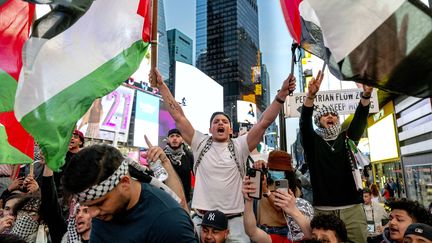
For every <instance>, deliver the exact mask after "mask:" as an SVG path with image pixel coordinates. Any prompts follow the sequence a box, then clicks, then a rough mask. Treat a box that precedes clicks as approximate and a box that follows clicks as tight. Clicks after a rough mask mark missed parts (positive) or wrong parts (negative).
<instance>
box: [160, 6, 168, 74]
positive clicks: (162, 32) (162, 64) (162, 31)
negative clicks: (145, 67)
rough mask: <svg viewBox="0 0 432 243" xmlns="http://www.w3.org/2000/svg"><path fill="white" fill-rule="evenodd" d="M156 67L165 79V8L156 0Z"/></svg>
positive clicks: (166, 54) (166, 57)
mask: <svg viewBox="0 0 432 243" xmlns="http://www.w3.org/2000/svg"><path fill="white" fill-rule="evenodd" d="M158 7H159V9H158V10H159V11H158V35H159V36H158V69H159V71H160V73H161V74H162V77H164V78H165V79H168V78H169V56H168V40H167V35H166V24H165V8H164V4H163V0H158Z"/></svg>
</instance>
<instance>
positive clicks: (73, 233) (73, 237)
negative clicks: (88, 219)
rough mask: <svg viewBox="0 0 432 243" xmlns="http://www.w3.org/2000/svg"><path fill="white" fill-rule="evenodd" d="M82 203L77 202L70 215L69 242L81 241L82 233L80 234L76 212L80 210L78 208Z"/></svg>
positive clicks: (68, 226) (79, 242)
mask: <svg viewBox="0 0 432 243" xmlns="http://www.w3.org/2000/svg"><path fill="white" fill-rule="evenodd" d="M80 206H81V205H80V204H79V203H76V204H75V206H74V208H73V210H72V214H71V215H70V216H69V219H68V225H67V243H81V242H82V241H81V235H80V234H78V231H77V228H76V224H75V223H76V214H77V211H78V208H79V207H80Z"/></svg>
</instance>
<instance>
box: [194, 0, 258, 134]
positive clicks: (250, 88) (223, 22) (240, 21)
mask: <svg viewBox="0 0 432 243" xmlns="http://www.w3.org/2000/svg"><path fill="white" fill-rule="evenodd" d="M196 27H197V31H196V60H197V61H196V66H197V67H198V68H199V69H201V70H202V71H203V72H204V73H206V74H207V75H208V76H210V77H211V78H213V79H214V80H216V81H217V82H218V83H219V84H221V85H222V86H223V87H224V110H225V112H227V113H228V114H231V107H232V106H233V104H236V101H237V100H244V99H246V98H245V96H247V97H249V98H247V99H246V100H248V101H252V102H254V103H259V102H257V101H256V100H254V99H255V97H258V98H259V99H261V96H255V95H254V92H255V85H254V84H253V83H252V81H251V78H252V74H251V73H252V72H251V68H252V67H253V66H257V62H258V60H257V53H258V51H259V31H258V7H257V1H256V0H197V19H196ZM248 95H249V96H248ZM233 115H234V116H233V120H237V119H236V115H235V114H233ZM236 125H237V124H235V126H234V128H235V130H238V127H237V126H236Z"/></svg>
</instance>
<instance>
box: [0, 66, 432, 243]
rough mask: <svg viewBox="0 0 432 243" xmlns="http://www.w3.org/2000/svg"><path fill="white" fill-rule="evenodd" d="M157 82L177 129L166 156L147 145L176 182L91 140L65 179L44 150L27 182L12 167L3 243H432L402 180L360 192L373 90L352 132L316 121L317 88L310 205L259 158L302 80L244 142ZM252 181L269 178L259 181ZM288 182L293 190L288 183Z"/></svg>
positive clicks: (288, 83)
mask: <svg viewBox="0 0 432 243" xmlns="http://www.w3.org/2000/svg"><path fill="white" fill-rule="evenodd" d="M152 74H153V75H150V81H151V82H152V83H153V85H154V86H156V87H157V88H158V89H159V90H160V93H161V95H162V97H163V100H164V103H165V105H166V107H167V109H168V111H169V113H170V114H171V116H172V117H173V118H174V120H175V122H176V128H174V129H171V130H170V131H169V132H168V134H167V146H166V147H165V148H161V147H158V146H152V145H151V144H150V143H149V142H148V141H147V143H148V147H149V149H148V151H147V154H146V156H147V161H149V163H151V162H153V161H160V163H161V165H162V166H163V168H164V169H165V170H166V172H167V174H168V177H167V178H166V179H165V180H158V178H157V176H155V171H152V170H151V169H149V168H148V167H147V166H145V165H143V164H141V163H139V162H136V161H134V160H132V159H130V158H127V157H124V156H123V155H122V154H121V152H120V151H119V150H118V149H117V148H115V147H112V146H110V145H92V146H87V147H84V142H85V139H84V135H83V134H82V133H81V132H80V131H79V130H75V131H74V132H73V133H72V137H71V139H70V144H69V151H68V152H67V154H66V159H65V163H64V165H63V167H62V168H61V169H60V171H58V172H53V171H52V170H51V169H50V168H49V167H48V166H47V164H46V163H45V159H44V156H43V154H42V153H41V152H40V151H39V150H38V149H36V151H37V152H36V156H35V162H34V163H33V165H31V166H28V165H27V166H26V167H23V168H21V172H20V173H19V174H18V176H14V174H17V173H15V172H14V170H15V168H16V167H14V166H9V165H0V193H1V195H0V205H1V208H2V210H1V211H0V212H1V213H0V242H54V243H57V242H64V243H79V242H205V243H207V242H212V243H222V242H257V243H260V242H275V243H279V242H330V243H339V242H354V243H364V242H380V243H381V242H385V243H387V242H389V243H390V242H395V243H402V242H432V226H431V223H432V216H431V213H430V210H426V209H425V208H424V207H423V206H422V205H420V204H419V203H418V202H414V201H410V200H407V199H403V198H402V199H394V196H395V195H394V193H393V195H390V189H392V191H395V188H392V185H393V184H392V183H394V182H392V181H388V182H387V185H388V186H387V187H388V188H385V189H384V190H383V192H382V193H381V192H380V191H379V190H378V188H377V185H376V184H372V185H371V186H370V188H369V187H366V188H363V185H362V183H361V180H360V181H359V178H361V176H360V175H359V173H360V171H361V169H362V168H358V167H357V166H356V164H355V163H354V162H353V158H352V156H351V155H350V153H349V146H348V145H347V143H348V142H347V140H348V139H351V140H353V141H354V142H357V141H358V140H359V139H360V137H361V136H362V134H363V132H364V129H365V127H366V119H367V115H368V109H369V104H370V97H371V92H372V88H371V87H368V86H364V87H363V92H362V94H361V99H360V102H359V105H358V107H357V110H356V112H355V115H354V118H353V120H352V122H351V124H350V126H349V127H348V129H347V130H342V129H341V125H340V122H339V117H338V114H337V111H336V110H334V109H333V108H331V107H323V108H320V109H318V110H316V111H315V115H313V114H314V113H313V112H314V99H315V96H316V93H317V92H318V91H319V88H320V84H321V81H322V79H323V75H322V73H321V72H320V73H318V75H317V77H316V78H313V79H312V80H311V81H310V82H309V86H308V93H307V96H306V99H305V102H304V105H303V107H302V110H301V118H300V136H301V142H302V145H303V147H304V152H305V160H306V163H307V167H308V170H309V173H310V183H311V186H312V195H313V197H312V198H313V199H312V200H311V201H308V200H307V199H305V197H304V195H303V192H302V180H301V179H300V178H299V175H301V173H300V172H298V171H297V170H296V168H295V166H294V165H293V164H292V161H291V155H290V154H289V153H287V152H286V151H282V150H275V151H272V152H270V153H269V154H268V157H267V158H265V156H250V153H251V151H254V150H255V151H256V147H257V146H258V144H259V142H260V140H261V138H262V137H263V135H264V133H265V130H266V129H267V127H268V126H269V125H270V124H271V123H272V122H273V121H274V120H275V118H276V117H277V115H278V113H279V111H280V109H281V108H282V106H283V104H284V102H285V99H286V97H287V96H288V95H289V94H290V93H291V92H293V91H294V89H295V86H296V80H295V78H294V76H292V75H290V76H289V77H288V78H287V79H286V80H285V81H284V82H283V84H282V87H281V89H280V90H279V91H278V93H277V95H276V97H275V99H274V101H273V102H272V103H271V104H270V106H269V107H268V108H267V109H266V110H265V111H264V112H263V114H262V117H261V119H260V120H259V121H258V122H257V124H255V125H254V126H253V127H252V128H251V129H250V130H249V131H248V132H247V133H246V134H244V135H240V136H238V137H235V138H234V137H233V136H232V134H233V127H232V123H231V118H230V117H229V116H228V115H227V114H225V113H223V112H215V113H214V114H213V115H212V116H211V117H210V124H209V134H203V133H201V132H200V131H198V130H195V129H194V128H193V126H192V124H191V123H190V121H189V120H188V119H187V117H186V116H185V114H184V112H183V110H182V108H181V106H180V105H179V104H178V103H177V101H176V100H175V99H174V97H173V96H172V94H171V93H170V91H169V89H168V87H167V86H166V84H165V83H164V82H163V78H162V77H161V75H160V74H159V72H158V71H157V70H154V71H153V72H152ZM154 78H156V80H152V79H154ZM313 123H315V125H316V127H317V128H316V129H314V127H313ZM250 171H255V172H256V171H259V172H260V173H261V174H262V176H261V174H258V175H259V179H258V182H257V181H256V180H254V179H256V178H252V177H253V175H252V174H251V173H250ZM192 177H194V178H195V185H194V188H192V183H191V179H192ZM283 181H286V182H287V183H286V185H285V187H283V186H280V185H279V184H277V183H278V182H283ZM387 194H388V195H387ZM252 195H258V196H252ZM384 203H385V204H386V206H387V210H386V209H385V208H384Z"/></svg>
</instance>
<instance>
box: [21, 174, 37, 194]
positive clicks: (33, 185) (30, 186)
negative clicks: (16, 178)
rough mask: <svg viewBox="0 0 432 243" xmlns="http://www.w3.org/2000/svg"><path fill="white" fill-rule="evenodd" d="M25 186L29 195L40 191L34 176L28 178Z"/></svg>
mask: <svg viewBox="0 0 432 243" xmlns="http://www.w3.org/2000/svg"><path fill="white" fill-rule="evenodd" d="M24 185H25V187H26V188H27V191H28V192H29V193H33V192H36V191H38V190H39V185H38V183H37V181H36V180H35V179H34V178H33V176H27V177H26V178H25V180H24Z"/></svg>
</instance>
